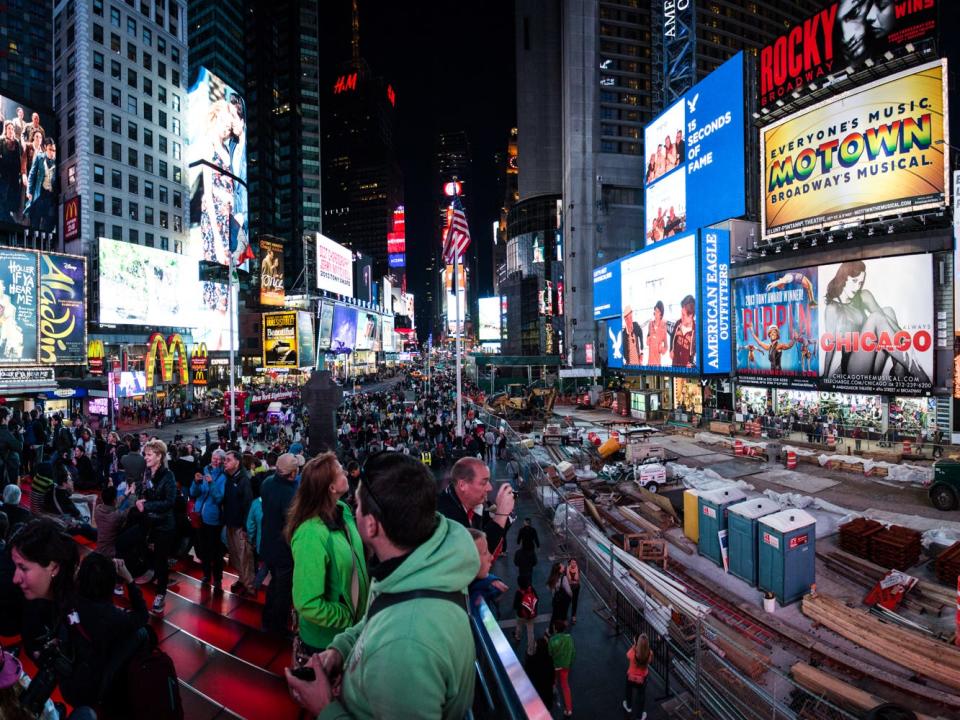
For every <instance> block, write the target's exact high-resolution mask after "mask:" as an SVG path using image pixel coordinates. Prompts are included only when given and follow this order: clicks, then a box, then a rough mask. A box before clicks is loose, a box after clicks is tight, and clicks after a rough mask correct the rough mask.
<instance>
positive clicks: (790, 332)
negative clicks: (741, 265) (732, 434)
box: [734, 255, 933, 395]
mask: <svg viewBox="0 0 960 720" xmlns="http://www.w3.org/2000/svg"><path fill="white" fill-rule="evenodd" d="M931 258H932V256H931V255H905V256H899V257H884V258H871V259H867V260H851V261H847V262H842V263H834V264H830V265H820V266H810V267H802V268H796V269H793V270H788V271H786V272H778V273H767V274H764V275H755V276H752V277H746V278H740V279H738V280H736V281H735V282H734V293H735V297H736V317H737V321H736V326H737V328H736V331H737V360H736V366H737V377H738V380H739V381H740V382H741V383H744V384H756V385H763V386H768V387H769V386H772V387H794V388H802V389H821V390H825V391H832V392H849V393H856V394H871V393H878V394H887V395H923V394H928V393H929V392H930V391H931V389H932V387H933V382H932V378H933V266H932V259H931Z"/></svg>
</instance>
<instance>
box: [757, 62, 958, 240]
mask: <svg viewBox="0 0 960 720" xmlns="http://www.w3.org/2000/svg"><path fill="white" fill-rule="evenodd" d="M946 74H947V66H946V61H937V62H933V63H929V64H927V65H922V66H920V67H917V68H914V69H912V70H907V71H904V72H902V73H898V74H896V75H891V76H889V77H887V78H884V79H883V80H879V81H877V82H875V83H872V84H870V85H866V86H864V87H863V88H859V89H857V90H855V91H851V92H849V93H846V94H844V95H841V96H839V97H838V98H835V99H832V100H829V101H827V102H824V103H820V104H819V105H814V106H813V107H811V108H810V109H808V110H805V111H803V112H802V113H798V114H796V115H792V116H790V117H788V118H785V119H784V120H782V121H780V122H777V123H774V124H772V125H770V126H769V127H766V128H764V129H763V130H762V131H761V138H760V158H761V166H762V168H763V203H762V204H761V208H762V222H763V235H764V237H767V238H769V237H776V236H780V235H783V234H784V233H787V232H790V231H795V230H804V229H808V228H824V227H827V226H830V225H831V224H839V223H843V222H845V221H850V220H864V219H870V218H876V217H883V216H887V215H891V214H896V213H897V212H900V211H903V212H907V211H912V210H922V209H927V208H936V207H942V206H943V205H944V204H945V203H946V201H947V195H948V194H949V184H948V179H947V173H948V171H949V167H948V166H949V163H945V162H944V150H945V148H947V147H949V137H948V132H947V125H948V120H947V97H946V87H947V82H946Z"/></svg>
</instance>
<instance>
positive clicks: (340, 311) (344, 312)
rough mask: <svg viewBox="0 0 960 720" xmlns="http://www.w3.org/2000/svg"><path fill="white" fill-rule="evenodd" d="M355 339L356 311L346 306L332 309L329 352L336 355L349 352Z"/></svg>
mask: <svg viewBox="0 0 960 720" xmlns="http://www.w3.org/2000/svg"><path fill="white" fill-rule="evenodd" d="M356 339H357V309H356V308H354V307H348V306H346V305H336V306H334V308H333V332H332V335H331V337H330V350H331V351H332V352H336V353H342V352H350V351H352V350H353V348H354V347H355V343H356Z"/></svg>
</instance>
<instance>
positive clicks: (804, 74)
mask: <svg viewBox="0 0 960 720" xmlns="http://www.w3.org/2000/svg"><path fill="white" fill-rule="evenodd" d="M940 4H941V0H839V1H838V2H831V3H827V4H826V6H825V7H824V8H823V9H821V10H819V11H817V12H816V13H814V14H813V15H811V16H810V17H807V18H804V20H803V21H802V22H799V23H797V24H796V25H793V26H792V27H789V29H788V30H787V31H786V32H785V33H784V34H783V35H781V36H780V37H778V38H777V39H776V40H775V41H774V42H772V43H771V44H770V45H767V46H766V47H765V48H763V49H762V50H761V51H760V63H759V67H760V87H759V90H760V106H761V107H764V106H766V105H769V104H770V103H772V102H775V101H776V100H780V99H784V100H789V99H790V98H789V97H787V96H792V95H793V93H797V95H798V96H799V95H803V94H806V93H807V92H808V91H809V90H811V89H812V88H809V87H808V86H809V85H810V83H819V82H820V81H821V79H823V78H825V76H828V75H833V74H835V73H838V72H842V71H844V70H845V69H846V68H847V67H857V66H859V65H860V63H861V62H863V61H865V60H867V59H870V58H874V59H876V58H880V57H881V56H882V55H883V54H884V53H885V52H887V51H889V50H893V49H896V48H898V47H902V46H904V45H906V44H907V43H919V42H920V41H921V40H924V39H926V38H928V37H932V36H934V35H935V34H936V30H937V10H938V8H937V6H938V5H940Z"/></svg>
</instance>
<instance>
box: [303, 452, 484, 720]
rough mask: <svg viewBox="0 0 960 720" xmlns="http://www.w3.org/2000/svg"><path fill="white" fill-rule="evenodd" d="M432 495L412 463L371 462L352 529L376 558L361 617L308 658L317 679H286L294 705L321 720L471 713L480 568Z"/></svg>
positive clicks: (465, 536) (431, 485)
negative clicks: (475, 588) (475, 584)
mask: <svg viewBox="0 0 960 720" xmlns="http://www.w3.org/2000/svg"><path fill="white" fill-rule="evenodd" d="M436 496H437V491H436V483H435V482H434V480H433V478H432V477H431V476H430V473H429V471H427V469H426V468H425V467H424V466H423V464H422V463H420V462H418V461H416V460H414V459H413V458H411V457H410V456H407V455H401V454H399V453H381V454H379V455H375V456H373V457H372V458H371V459H370V460H368V461H367V463H366V465H365V468H364V477H363V481H362V482H361V483H360V486H359V490H358V492H357V527H358V530H359V532H360V535H361V537H362V538H363V541H364V543H365V544H366V545H367V547H368V548H369V549H371V550H372V551H373V552H374V553H375V554H376V556H377V558H378V560H379V564H378V565H377V566H375V567H374V569H373V570H372V571H371V576H372V584H371V586H370V602H369V605H368V608H367V612H366V614H365V616H364V618H363V619H362V620H360V622H359V623H357V624H356V625H354V626H353V627H351V628H350V629H349V630H346V631H344V632H343V633H341V634H340V635H338V636H336V637H335V638H334V639H333V642H331V644H330V647H329V649H327V650H326V651H324V652H323V653H320V654H318V655H314V656H313V657H312V658H311V659H310V663H309V664H308V667H310V668H312V669H313V670H314V672H315V673H316V680H314V681H305V680H300V679H297V678H296V677H294V676H293V675H292V674H291V673H290V670H289V669H288V670H287V671H286V673H287V683H288V684H289V686H290V693H291V695H292V696H293V698H294V700H296V701H297V702H298V703H300V704H301V705H302V706H303V707H305V708H306V709H307V710H308V711H309V712H310V713H312V714H313V715H317V716H318V717H319V718H320V720H334V719H336V720H341V719H346V718H356V719H357V720H368V719H369V720H372V719H373V718H404V719H405V720H417V719H418V718H423V719H424V720H426V719H427V718H431V719H435V718H443V719H444V720H462V718H463V717H464V716H465V715H466V713H467V710H468V709H469V708H470V706H471V705H472V703H473V685H474V661H475V658H476V651H475V650H474V644H473V635H472V633H471V630H470V621H469V617H468V616H467V612H466V594H465V590H466V587H467V585H469V583H470V581H471V580H473V578H474V577H475V576H476V574H477V570H478V569H479V565H480V560H479V557H478V555H477V551H476V547H475V546H474V543H473V540H472V539H471V537H470V535H469V533H468V532H467V530H466V528H464V527H463V526H461V525H459V524H457V523H455V522H451V521H450V520H447V519H446V518H444V517H443V516H441V515H439V514H437V512H436ZM411 592H416V593H417V596H415V597H412V596H411V595H410V593H411ZM338 686H339V688H340V691H339V693H335V691H334V689H335V688H337V687H338ZM334 695H337V697H334Z"/></svg>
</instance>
